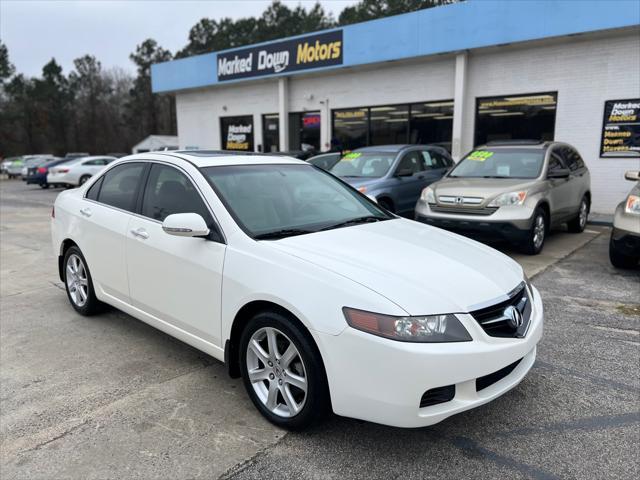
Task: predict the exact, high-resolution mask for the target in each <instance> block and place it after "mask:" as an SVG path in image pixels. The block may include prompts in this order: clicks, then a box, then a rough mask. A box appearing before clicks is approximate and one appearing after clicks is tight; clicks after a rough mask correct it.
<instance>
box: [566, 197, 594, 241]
mask: <svg viewBox="0 0 640 480" xmlns="http://www.w3.org/2000/svg"><path fill="white" fill-rule="evenodd" d="M583 214H584V216H583ZM588 216H589V200H588V199H587V197H582V200H581V201H580V209H579V210H578V214H577V215H576V217H575V218H574V219H573V220H570V221H568V222H567V228H568V230H569V231H570V232H571V233H582V232H584V229H585V227H586V226H587V218H588Z"/></svg>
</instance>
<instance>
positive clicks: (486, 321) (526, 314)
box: [470, 282, 531, 338]
mask: <svg viewBox="0 0 640 480" xmlns="http://www.w3.org/2000/svg"><path fill="white" fill-rule="evenodd" d="M510 306H513V307H515V308H516V309H517V310H518V311H519V312H520V315H521V316H522V325H520V326H519V327H517V328H515V327H514V325H513V323H512V322H511V321H510V319H509V317H507V316H506V315H505V310H506V309H507V307H510ZM470 314H471V316H472V317H473V318H474V319H475V320H476V321H477V322H478V323H479V324H480V326H481V327H482V329H483V330H484V331H485V332H486V333H487V335H490V336H492V337H507V338H516V337H524V336H525V334H526V332H527V329H528V327H529V320H530V317H531V299H530V298H529V294H528V293H527V289H526V287H525V284H524V282H522V283H521V284H520V285H518V286H517V287H516V288H515V289H514V290H513V291H512V292H511V293H510V294H509V298H508V299H507V300H505V301H503V302H500V303H497V304H495V305H491V306H490V307H485V308H481V309H479V310H474V311H473V312H470Z"/></svg>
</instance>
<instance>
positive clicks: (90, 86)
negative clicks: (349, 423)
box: [0, 0, 456, 157]
mask: <svg viewBox="0 0 640 480" xmlns="http://www.w3.org/2000/svg"><path fill="white" fill-rule="evenodd" d="M454 1H456V0H361V1H360V2H358V3H356V4H355V5H353V6H350V7H347V8H345V9H344V10H343V11H342V12H341V13H340V15H339V17H338V19H337V20H336V19H335V18H334V17H333V15H331V14H330V13H327V12H326V11H325V10H324V8H322V5H321V4H320V3H316V4H315V5H313V6H312V7H311V8H309V9H305V8H303V7H302V6H301V5H298V6H297V7H294V8H290V7H288V6H286V5H284V4H282V3H280V1H278V0H274V1H273V2H272V3H271V5H269V7H267V8H266V9H265V11H264V12H263V13H262V15H261V16H260V17H247V18H240V19H237V20H233V19H231V18H222V19H220V20H214V19H210V18H203V19H202V20H200V21H199V22H198V23H197V24H196V25H194V26H193V27H192V28H191V30H190V31H189V37H188V38H189V40H188V43H187V45H186V46H185V47H184V48H182V49H180V50H179V51H177V52H175V53H171V52H170V51H169V50H166V49H164V48H162V47H161V46H160V45H158V43H157V42H156V41H155V40H153V39H147V40H145V41H144V42H142V43H141V44H140V45H138V46H137V47H136V48H135V50H134V51H133V52H132V53H131V54H130V56H129V58H130V60H131V61H132V62H133V63H134V65H135V67H136V72H135V75H132V74H131V73H129V72H128V71H126V70H124V69H122V68H110V69H105V68H103V67H102V65H101V63H100V61H99V60H98V59H97V58H96V57H95V56H93V55H88V54H87V55H84V56H82V57H80V58H77V59H75V60H74V61H73V69H72V70H71V71H70V72H68V73H66V74H65V73H64V72H63V69H62V67H61V66H60V65H59V64H58V63H57V62H56V60H55V58H52V59H51V60H50V61H49V62H48V63H47V64H46V65H44V66H43V68H42V74H41V75H40V76H39V77H27V76H25V75H24V74H22V73H19V72H16V71H15V68H14V66H13V65H12V64H11V61H10V57H9V52H8V49H7V47H6V45H4V44H3V43H2V42H0V157H8V156H12V155H23V154H29V153H53V154H56V155H64V154H65V153H67V152H90V153H93V154H106V153H128V152H130V151H131V147H132V146H133V145H135V144H136V143H137V142H139V141H140V140H142V139H143V138H145V137H146V136H148V135H151V134H158V135H175V134H176V118H175V101H174V98H173V96H172V95H158V94H153V93H152V92H151V65H152V64H153V63H159V62H164V61H168V60H171V59H173V58H182V57H187V56H191V55H197V54H201V53H206V52H212V51H218V50H223V49H226V48H234V47H239V46H242V45H248V44H252V43H258V42H263V41H269V40H273V39H276V38H282V37H288V36H292V35H298V34H303V33H308V32H313V31H317V30H322V29H326V28H331V27H336V26H344V25H349V24H352V23H357V22H362V21H367V20H372V19H376V18H381V17H385V16H389V15H396V14H400V13H406V12H411V11H415V10H420V9H424V8H430V7H435V6H439V5H443V4H448V3H453V2H454Z"/></svg>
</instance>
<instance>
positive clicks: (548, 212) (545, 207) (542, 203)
mask: <svg viewBox="0 0 640 480" xmlns="http://www.w3.org/2000/svg"><path fill="white" fill-rule="evenodd" d="M538 208H542V209H543V210H544V213H545V214H546V216H547V224H546V225H545V226H546V227H547V230H548V229H549V227H550V226H551V207H550V206H549V202H548V201H547V200H541V201H540V202H538V204H537V205H536V209H538Z"/></svg>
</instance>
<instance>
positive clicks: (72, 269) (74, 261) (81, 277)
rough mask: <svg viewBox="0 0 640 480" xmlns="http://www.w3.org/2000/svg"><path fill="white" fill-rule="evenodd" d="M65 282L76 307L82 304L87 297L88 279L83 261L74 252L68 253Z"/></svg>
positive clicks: (85, 301)
mask: <svg viewBox="0 0 640 480" xmlns="http://www.w3.org/2000/svg"><path fill="white" fill-rule="evenodd" d="M66 282H67V289H68V290H69V296H70V297H71V300H72V301H73V303H74V304H75V305H76V306H78V307H82V306H84V304H85V303H87V298H88V297H89V280H88V278H87V269H86V268H85V266H84V262H83V261H82V259H81V258H80V257H79V256H78V255H76V254H73V255H69V258H68V259H67V274H66Z"/></svg>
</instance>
